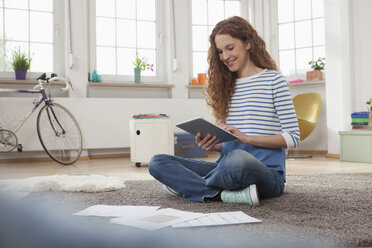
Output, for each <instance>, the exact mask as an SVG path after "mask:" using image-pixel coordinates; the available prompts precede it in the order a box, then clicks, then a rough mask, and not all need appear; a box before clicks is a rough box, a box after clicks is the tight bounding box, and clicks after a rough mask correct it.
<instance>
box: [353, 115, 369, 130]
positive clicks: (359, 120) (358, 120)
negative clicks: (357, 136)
mask: <svg viewBox="0 0 372 248" xmlns="http://www.w3.org/2000/svg"><path fill="white" fill-rule="evenodd" d="M369 113H370V112H368V111H365V112H354V113H352V114H351V120H352V121H351V126H352V128H353V130H354V129H359V130H367V128H368V119H369Z"/></svg>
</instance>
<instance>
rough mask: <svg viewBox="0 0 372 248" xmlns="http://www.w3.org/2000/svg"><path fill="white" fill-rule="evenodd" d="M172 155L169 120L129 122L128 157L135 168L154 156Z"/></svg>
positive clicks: (172, 134) (171, 130) (133, 120)
mask: <svg viewBox="0 0 372 248" xmlns="http://www.w3.org/2000/svg"><path fill="white" fill-rule="evenodd" d="M161 153H162V154H170V155H174V133H173V122H172V121H171V120H170V119H169V118H159V119H131V120H130V157H131V160H132V162H134V163H135V164H136V166H137V167H139V166H140V165H141V163H148V162H150V159H151V157H152V156H154V155H155V154H161Z"/></svg>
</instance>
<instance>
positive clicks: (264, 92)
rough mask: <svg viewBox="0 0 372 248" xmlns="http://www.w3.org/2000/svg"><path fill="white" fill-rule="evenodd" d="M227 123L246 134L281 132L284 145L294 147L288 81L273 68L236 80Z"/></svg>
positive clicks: (296, 139) (294, 125)
mask: <svg viewBox="0 0 372 248" xmlns="http://www.w3.org/2000/svg"><path fill="white" fill-rule="evenodd" d="M227 124H228V125H233V126H235V127H237V128H238V129H239V130H240V131H242V132H243V133H245V134H248V135H274V134H282V135H283V137H284V139H285V141H286V143H287V148H293V147H297V146H298V143H299V139H300V131H299V128H298V123H297V117H296V112H295V110H294V107H293V102H292V97H291V94H290V92H289V88H288V83H287V81H286V80H285V79H284V77H283V76H282V74H281V73H280V72H277V71H272V70H267V69H265V70H264V71H262V72H261V73H259V74H256V75H253V76H251V77H246V78H239V79H238V80H237V81H236V86H235V92H234V95H233V96H232V98H231V104H230V109H229V115H228V117H227Z"/></svg>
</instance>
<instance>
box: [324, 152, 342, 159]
mask: <svg viewBox="0 0 372 248" xmlns="http://www.w3.org/2000/svg"><path fill="white" fill-rule="evenodd" d="M325 157H326V158H337V159H340V154H334V153H327V154H326V155H325Z"/></svg>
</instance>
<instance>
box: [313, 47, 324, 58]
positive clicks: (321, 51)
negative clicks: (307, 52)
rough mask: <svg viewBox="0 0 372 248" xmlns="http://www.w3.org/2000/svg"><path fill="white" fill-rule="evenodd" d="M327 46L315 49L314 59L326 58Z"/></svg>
mask: <svg viewBox="0 0 372 248" xmlns="http://www.w3.org/2000/svg"><path fill="white" fill-rule="evenodd" d="M325 55H326V54H325V46H320V47H314V56H313V58H314V59H318V58H319V57H320V58H325Z"/></svg>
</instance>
